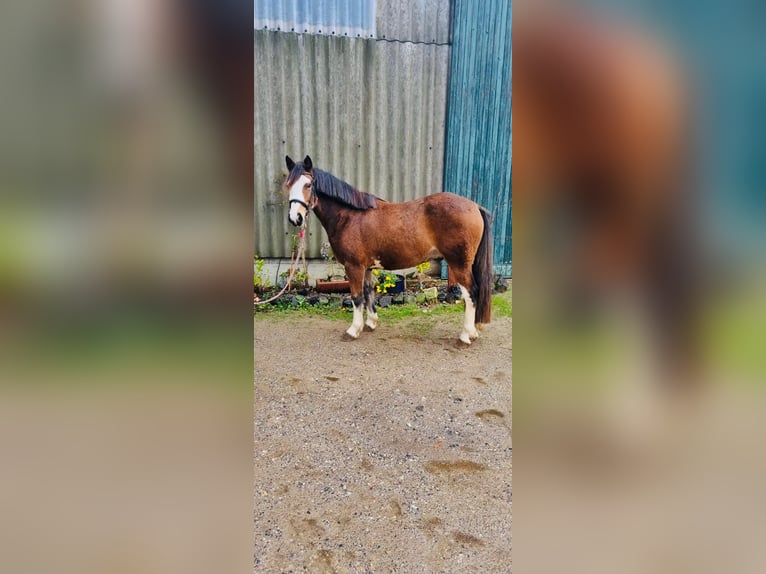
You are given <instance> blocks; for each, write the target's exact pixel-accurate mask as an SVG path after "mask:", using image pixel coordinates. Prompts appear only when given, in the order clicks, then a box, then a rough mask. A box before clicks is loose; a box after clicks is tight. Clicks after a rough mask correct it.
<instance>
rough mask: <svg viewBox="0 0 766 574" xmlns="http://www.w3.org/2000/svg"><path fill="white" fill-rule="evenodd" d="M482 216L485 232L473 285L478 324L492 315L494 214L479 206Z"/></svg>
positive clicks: (485, 321)
mask: <svg viewBox="0 0 766 574" xmlns="http://www.w3.org/2000/svg"><path fill="white" fill-rule="evenodd" d="M479 211H480V212H481V218H482V219H483V220H484V232H483V233H482V236H481V242H480V243H479V248H478V249H477V250H476V256H475V257H474V260H473V268H472V269H471V271H472V272H473V285H472V288H471V298H472V299H473V301H474V304H475V305H476V324H477V325H478V324H480V323H489V322H490V319H491V315H492V280H493V278H494V270H493V266H492V249H493V243H492V214H490V212H489V211H487V210H486V209H484V208H483V207H481V206H479Z"/></svg>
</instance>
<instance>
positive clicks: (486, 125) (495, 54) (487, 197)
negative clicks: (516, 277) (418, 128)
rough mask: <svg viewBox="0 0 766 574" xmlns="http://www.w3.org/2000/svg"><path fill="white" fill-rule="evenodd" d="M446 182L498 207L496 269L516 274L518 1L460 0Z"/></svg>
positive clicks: (447, 187)
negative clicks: (514, 28)
mask: <svg viewBox="0 0 766 574" xmlns="http://www.w3.org/2000/svg"><path fill="white" fill-rule="evenodd" d="M452 26H453V28H452V58H451V63H450V85H449V102H450V103H449V110H448V118H447V144H446V146H447V147H446V159H445V169H444V183H445V186H444V189H445V191H452V192H453V193H458V194H460V195H464V196H466V197H469V198H471V199H473V200H474V201H476V202H477V203H479V204H481V205H483V206H485V207H486V208H487V209H489V210H491V211H492V215H493V218H494V227H493V230H494V235H495V252H494V255H495V271H496V272H497V273H503V274H504V275H511V269H512V267H511V260H512V246H511V231H512V229H511V211H512V203H511V197H512V189H511V179H512V178H511V155H512V134H511V125H512V122H511V65H512V64H511V2H510V0H485V1H483V2H474V1H471V0H455V2H454V5H453V24H452Z"/></svg>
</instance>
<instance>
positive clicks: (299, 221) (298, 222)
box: [287, 213, 303, 227]
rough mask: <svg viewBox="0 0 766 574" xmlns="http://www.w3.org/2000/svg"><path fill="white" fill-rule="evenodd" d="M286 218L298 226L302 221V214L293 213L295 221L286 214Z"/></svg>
mask: <svg viewBox="0 0 766 574" xmlns="http://www.w3.org/2000/svg"><path fill="white" fill-rule="evenodd" d="M287 220H288V221H289V222H290V223H292V224H293V225H294V226H295V227H300V226H301V224H302V223H303V216H302V215H301V214H300V213H296V214H295V221H293V218H292V217H290V216H288V217H287Z"/></svg>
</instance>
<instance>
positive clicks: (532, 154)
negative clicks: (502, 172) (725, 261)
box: [513, 3, 698, 379]
mask: <svg viewBox="0 0 766 574" xmlns="http://www.w3.org/2000/svg"><path fill="white" fill-rule="evenodd" d="M515 8H516V7H514V9H515ZM519 8H520V9H519V10H518V11H516V10H515V11H514V38H513V44H514V49H515V50H514V52H515V53H514V59H513V72H514V78H513V80H514V82H513V104H514V110H513V112H514V113H513V120H514V144H515V145H514V150H513V151H514V157H513V167H514V168H515V169H514V174H513V191H514V198H513V199H514V207H515V208H516V210H515V214H514V220H513V223H514V225H513V230H514V243H515V244H516V245H514V254H515V255H516V258H515V261H514V271H516V272H517V273H516V274H517V276H519V277H531V276H532V275H534V274H536V273H537V272H538V270H540V269H541V268H543V267H546V270H545V271H544V275H542V276H545V275H549V274H550V268H551V267H556V261H560V262H561V263H560V265H558V267H559V270H558V271H554V272H553V273H554V274H555V275H554V277H555V278H554V279H553V280H552V281H551V280H550V278H549V279H548V280H545V279H543V281H542V283H546V282H547V284H555V285H556V286H557V288H558V289H560V291H561V293H560V295H559V296H558V297H556V298H557V299H558V300H559V301H558V302H559V303H560V302H564V303H565V304H566V307H567V308H569V309H578V310H583V309H585V308H586V307H584V306H583V305H582V303H583V302H584V301H586V300H587V302H588V303H596V304H599V300H602V301H603V302H606V303H608V302H609V301H611V300H613V298H615V297H623V296H634V295H637V297H636V299H637V301H638V304H639V306H640V309H641V311H642V312H643V314H644V316H645V317H646V319H647V320H648V323H649V324H650V325H652V326H653V327H654V332H653V335H652V339H653V342H654V343H655V349H656V350H657V352H658V357H659V358H660V360H661V362H662V363H663V364H664V367H665V368H666V369H667V373H668V374H670V375H671V376H672V378H674V379H675V378H676V377H678V378H683V376H684V375H683V374H682V371H685V370H687V369H688V367H689V366H690V362H691V361H692V359H693V357H692V355H693V346H694V345H693V338H694V333H695V328H694V319H695V317H696V310H695V304H696V303H695V301H696V293H695V289H696V288H697V285H696V283H697V281H696V279H695V276H696V273H697V272H698V269H697V268H696V266H697V261H696V258H697V256H696V254H695V251H696V241H695V239H694V234H693V216H694V208H695V205H694V204H693V199H692V196H691V195H690V193H691V192H692V191H693V183H692V182H691V181H690V174H691V166H692V164H691V158H692V155H693V148H692V145H691V142H692V136H693V134H692V133H691V131H692V128H693V122H692V114H693V110H692V106H691V101H690V100H691V98H690V90H689V86H688V83H687V79H686V77H685V71H684V69H683V67H682V66H681V65H680V64H679V62H678V61H676V60H675V58H674V57H673V53H672V52H671V51H670V50H669V49H667V47H665V46H663V45H662V44H661V42H660V41H659V40H658V39H657V38H655V37H654V36H653V35H652V34H651V32H650V31H647V30H640V29H636V28H634V27H629V26H627V25H625V24H618V23H615V22H612V21H607V20H605V19H603V18H599V17H597V16H596V15H595V14H593V13H591V12H587V11H586V10H584V9H581V8H570V9H567V8H564V7H562V6H559V5H557V6H556V8H555V9H546V8H545V7H544V6H543V7H540V6H539V5H538V4H536V3H526V4H522V5H520V6H519ZM541 237H547V238H562V237H563V241H560V245H561V246H563V247H560V248H555V251H556V253H555V254H554V255H553V256H552V255H551V253H550V250H549V248H548V245H547V244H546V245H543V243H544V242H541V241H539V238H541ZM556 255H558V259H557V257H556ZM692 270H694V273H692ZM519 287H520V286H519ZM539 292H540V289H539V288H538V287H531V288H530V293H539ZM580 296H584V297H585V299H583V298H582V297H580ZM588 307H589V308H593V306H592V305H589V306H588Z"/></svg>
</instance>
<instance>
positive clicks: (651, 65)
mask: <svg viewBox="0 0 766 574" xmlns="http://www.w3.org/2000/svg"><path fill="white" fill-rule="evenodd" d="M513 25H514V44H513V47H514V59H513V64H514V78H513V79H514V86H513V98H514V114H513V120H514V122H513V123H514V142H515V145H514V149H513V151H514V164H513V167H514V177H513V187H514V190H513V191H514V207H515V212H514V221H513V224H514V225H513V228H514V235H513V240H514V256H515V257H514V283H515V285H514V298H515V301H514V303H515V305H514V335H515V337H514V339H515V349H514V371H515V373H514V375H515V376H514V403H515V404H514V427H513V431H514V443H515V447H516V448H515V450H514V468H515V473H514V481H513V488H514V495H515V496H514V498H515V504H514V516H513V520H514V567H515V569H516V571H518V572H562V571H567V572H589V573H593V572H721V571H728V572H762V571H763V569H764V564H765V563H766V560H765V558H766V557H765V556H764V553H763V549H762V545H761V544H760V543H759V540H762V539H763V536H764V535H765V534H766V530H765V528H764V525H763V521H762V520H760V519H759V518H758V517H759V516H763V513H764V510H766V487H765V486H764V485H766V480H764V479H766V474H765V471H766V456H764V454H763V448H762V447H761V443H762V437H763V436H765V434H764V431H766V423H765V422H764V421H766V418H765V417H764V414H766V412H765V411H766V397H765V396H764V387H763V384H764V375H766V352H764V351H765V347H764V345H765V342H766V273H764V271H765V268H764V247H766V226H765V225H764V222H765V219H766V203H764V193H763V190H764V184H766V179H765V178H764V166H766V161H765V160H766V146H764V145H763V138H764V133H766V131H764V127H766V115H765V114H764V111H766V110H765V109H764V101H766V100H764V95H765V94H766V92H765V91H764V89H766V66H765V65H764V60H763V58H762V54H763V53H764V49H765V48H766V44H765V42H766V35H764V30H766V10H765V9H764V6H763V5H762V3H757V2H747V1H735V2H727V3H722V2H654V1H651V0H650V1H643V0H636V1H633V0H619V1H594V2H531V1H528V0H517V1H516V2H514V22H513Z"/></svg>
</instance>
